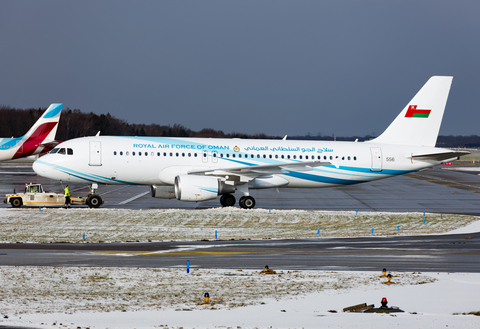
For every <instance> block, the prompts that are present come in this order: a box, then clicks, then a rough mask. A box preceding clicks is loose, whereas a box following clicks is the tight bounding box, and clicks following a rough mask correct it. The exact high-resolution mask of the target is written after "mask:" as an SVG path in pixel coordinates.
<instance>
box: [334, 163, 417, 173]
mask: <svg viewBox="0 0 480 329" xmlns="http://www.w3.org/2000/svg"><path fill="white" fill-rule="evenodd" d="M325 167H326V168H333V169H337V168H336V167H335V166H334V165H326V166H325ZM338 169H341V170H346V171H354V172H359V173H369V174H378V175H387V176H395V175H403V174H407V173H409V172H412V171H417V170H394V169H382V171H372V170H371V169H370V168H363V167H343V166H340V167H339V168H338Z"/></svg>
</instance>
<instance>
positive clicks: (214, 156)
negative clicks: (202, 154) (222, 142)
mask: <svg viewBox="0 0 480 329" xmlns="http://www.w3.org/2000/svg"><path fill="white" fill-rule="evenodd" d="M212 162H218V152H217V151H212Z"/></svg>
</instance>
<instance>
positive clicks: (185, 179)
mask: <svg viewBox="0 0 480 329" xmlns="http://www.w3.org/2000/svg"><path fill="white" fill-rule="evenodd" d="M233 192H235V187H234V186H232V185H228V184H225V182H222V181H221V180H219V179H218V178H216V177H206V176H195V175H178V176H176V177H175V195H176V197H177V199H178V200H180V201H205V200H212V199H215V198H216V197H217V195H220V194H227V193H233Z"/></svg>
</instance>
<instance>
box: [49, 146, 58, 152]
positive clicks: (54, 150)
mask: <svg viewBox="0 0 480 329" xmlns="http://www.w3.org/2000/svg"><path fill="white" fill-rule="evenodd" d="M58 150H59V148H58V147H57V148H54V149H53V150H51V151H50V154H55V153H57V152H58Z"/></svg>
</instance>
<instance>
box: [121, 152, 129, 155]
mask: <svg viewBox="0 0 480 329" xmlns="http://www.w3.org/2000/svg"><path fill="white" fill-rule="evenodd" d="M129 154H130V153H129V152H128V151H127V152H125V155H129ZM120 155H121V154H120Z"/></svg>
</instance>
